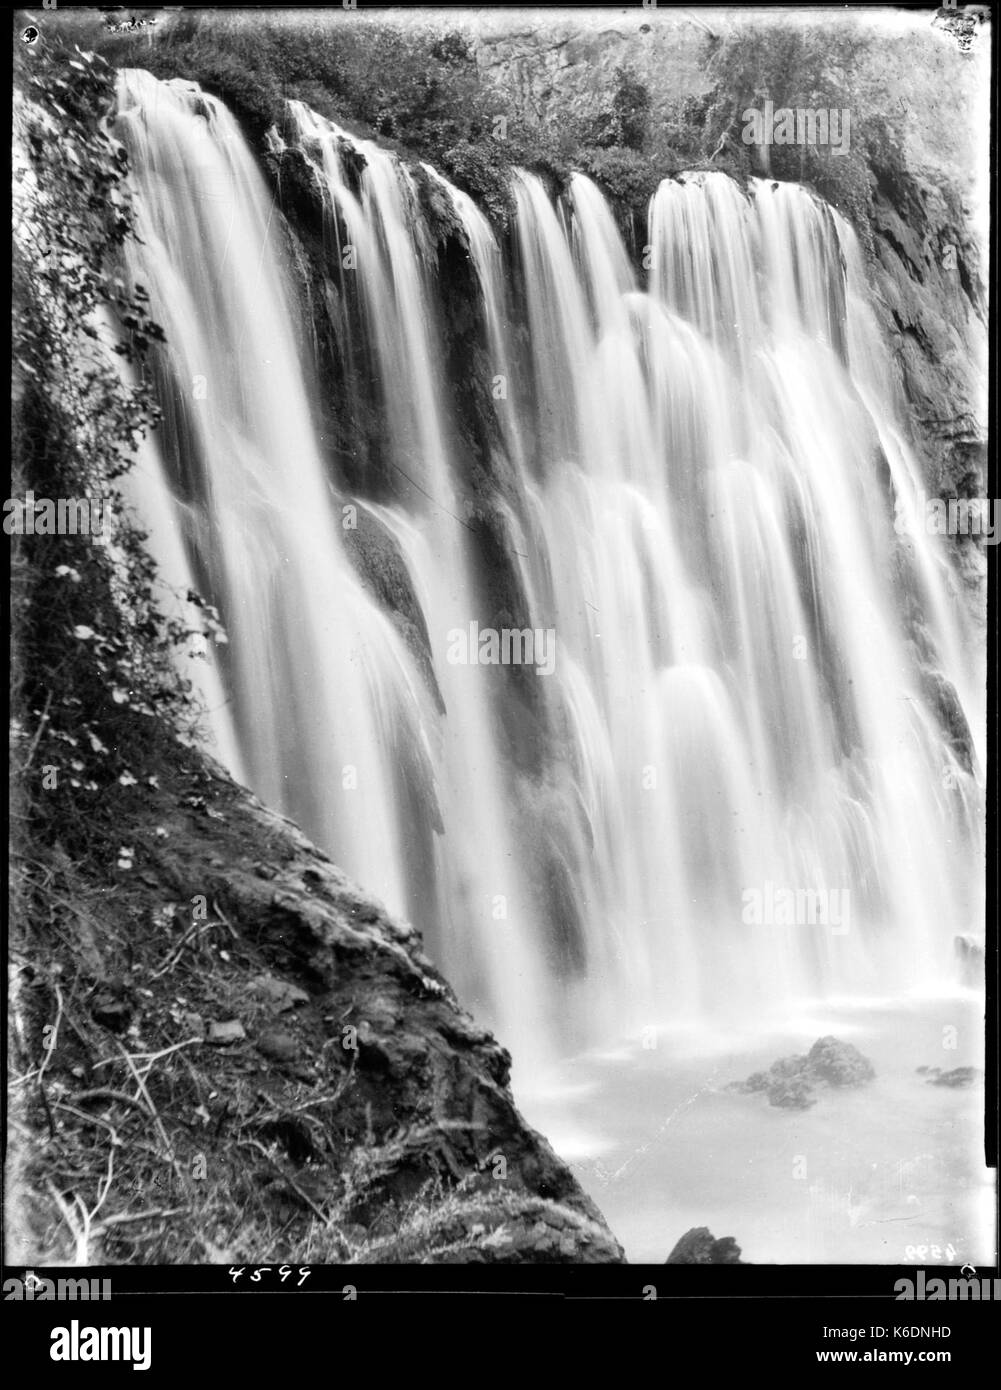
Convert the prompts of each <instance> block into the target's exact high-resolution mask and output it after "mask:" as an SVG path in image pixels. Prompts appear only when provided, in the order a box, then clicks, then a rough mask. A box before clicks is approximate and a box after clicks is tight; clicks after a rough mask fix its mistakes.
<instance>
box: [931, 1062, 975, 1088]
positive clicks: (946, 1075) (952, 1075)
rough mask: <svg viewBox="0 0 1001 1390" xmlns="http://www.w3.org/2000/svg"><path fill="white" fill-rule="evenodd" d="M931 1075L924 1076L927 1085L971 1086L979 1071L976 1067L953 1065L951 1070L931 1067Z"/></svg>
mask: <svg viewBox="0 0 1001 1390" xmlns="http://www.w3.org/2000/svg"><path fill="white" fill-rule="evenodd" d="M931 1070H932V1073H933V1074H932V1075H931V1076H929V1077H927V1078H926V1084H927V1085H929V1086H951V1087H953V1088H956V1087H959V1086H972V1085H973V1083H974V1081H976V1079H977V1077H978V1076H979V1075H980V1073H979V1072H978V1071H977V1069H976V1067H953V1069H952V1071H940V1070H939V1069H938V1067H933V1068H932V1069H931Z"/></svg>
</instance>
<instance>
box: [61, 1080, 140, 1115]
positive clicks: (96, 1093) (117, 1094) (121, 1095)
mask: <svg viewBox="0 0 1001 1390" xmlns="http://www.w3.org/2000/svg"><path fill="white" fill-rule="evenodd" d="M101 1096H107V1097H108V1099H109V1100H119V1101H121V1103H122V1104H123V1105H134V1106H135V1108H136V1109H137V1110H142V1109H143V1108H144V1107H143V1104H142V1102H141V1101H140V1100H137V1099H136V1097H135V1096H130V1095H129V1094H128V1093H127V1092H125V1091H116V1090H114V1089H113V1088H112V1087H111V1086H95V1087H94V1089H93V1090H92V1091H78V1092H77V1093H76V1095H75V1096H73V1097H72V1099H73V1100H75V1101H81V1100H97V1099H99V1097H101ZM87 1118H88V1119H93V1118H94V1116H93V1115H89V1116H88V1117H87Z"/></svg>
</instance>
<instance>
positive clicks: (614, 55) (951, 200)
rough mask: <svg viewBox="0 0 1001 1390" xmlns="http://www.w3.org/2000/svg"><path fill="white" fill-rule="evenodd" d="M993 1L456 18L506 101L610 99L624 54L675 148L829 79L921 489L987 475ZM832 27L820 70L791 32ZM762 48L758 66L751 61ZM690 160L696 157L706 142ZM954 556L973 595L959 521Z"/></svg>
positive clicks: (585, 112)
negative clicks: (722, 70) (715, 116)
mask: <svg viewBox="0 0 1001 1390" xmlns="http://www.w3.org/2000/svg"><path fill="white" fill-rule="evenodd" d="M987 18H988V15H987V11H986V8H985V7H983V6H968V7H967V10H966V12H965V13H964V18H963V20H962V22H961V23H960V21H958V20H957V19H956V16H955V15H954V14H952V13H951V12H949V11H943V10H939V11H938V12H936V11H934V10H926V11H922V12H917V13H914V14H903V13H899V12H898V13H896V14H893V15H891V14H889V13H883V14H881V13H878V12H877V13H869V14H865V13H862V12H858V11H855V12H852V13H851V14H847V13H846V14H844V15H840V16H834V15H830V14H829V15H825V16H823V17H820V16H815V15H808V14H800V15H796V14H794V13H791V12H788V11H786V12H783V13H782V14H781V15H775V14H772V15H769V14H768V13H767V12H760V11H759V12H757V13H754V12H751V11H743V12H742V11H740V10H738V9H735V8H733V7H731V8H727V9H724V8H719V9H699V10H694V11H690V12H689V11H686V10H684V9H673V8H672V9H670V10H668V9H665V10H663V11H660V10H658V9H657V8H656V7H651V8H650V9H646V8H636V9H614V8H611V7H609V8H602V9H600V10H592V11H568V12H566V13H564V14H563V15H560V14H552V13H546V14H541V13H540V12H539V11H532V10H530V9H526V10H507V11H505V12H504V14H503V15H500V14H498V13H495V12H494V13H492V12H489V11H481V12H477V13H476V14H475V15H470V16H469V18H468V20H467V21H466V22H467V23H468V24H469V25H470V31H471V34H472V36H473V41H474V45H475V52H476V60H477V63H478V65H479V66H480V68H481V70H482V71H483V72H484V73H485V74H486V75H487V76H488V77H489V79H490V80H491V81H492V82H494V83H495V84H496V86H497V88H498V90H500V91H503V92H504V93H505V95H506V96H507V97H508V99H509V101H510V103H511V108H512V110H513V111H514V112H516V113H518V114H519V115H525V116H527V117H529V118H530V119H532V120H534V121H536V122H538V123H541V124H542V125H554V124H566V123H567V122H572V121H578V122H579V121H582V120H584V121H586V120H587V119H588V118H589V117H594V116H595V115H596V113H598V112H600V111H602V110H603V109H607V108H608V107H609V105H610V103H611V102H612V101H613V95H614V91H615V85H616V82H617V80H618V76H619V74H620V73H621V72H623V71H627V72H629V73H630V74H631V75H632V77H633V78H634V79H636V80H638V81H639V82H640V83H642V84H643V86H644V88H645V90H646V92H647V95H648V97H649V101H650V109H649V118H648V121H649V128H650V130H651V131H659V132H661V134H662V136H664V137H665V138H667V140H668V141H669V142H671V143H672V144H673V143H675V142H677V144H678V148H679V149H683V148H685V147H686V144H685V142H686V139H688V138H690V137H691V136H692V132H694V131H696V130H698V128H699V127H700V126H701V125H702V123H703V122H704V121H705V113H706V111H707V110H709V109H713V105H714V103H715V109H717V110H719V109H721V107H720V103H721V100H722V101H723V105H724V106H725V105H726V102H725V98H727V97H731V98H738V97H739V98H740V99H738V100H736V101H735V103H734V104H733V106H732V108H731V114H732V117H733V121H734V124H733V125H732V126H731V127H730V132H731V135H732V136H733V137H734V139H735V141H736V144H737V146H738V148H739V138H738V137H739V131H740V118H741V116H740V108H741V106H742V105H743V96H746V97H748V98H750V97H751V96H752V95H753V96H754V100H755V101H758V100H763V99H764V98H765V97H766V96H770V97H771V98H772V99H773V104H774V106H775V107H781V106H785V105H790V106H800V105H808V106H809V105H813V106H819V105H821V104H822V103H821V102H820V101H819V100H816V99H814V100H813V101H808V100H805V97H806V94H807V93H808V92H809V91H811V90H813V91H814V92H816V91H818V90H823V89H824V88H825V86H826V87H827V89H828V90H829V92H830V93H839V96H838V100H837V103H836V104H837V105H839V106H841V107H845V106H847V107H848V109H849V111H850V116H851V140H852V150H853V152H854V151H855V150H856V149H858V150H860V151H862V152H864V159H865V163H866V165H867V182H868V191H867V192H866V193H865V195H864V197H863V199H861V200H859V199H858V198H857V196H856V195H857V192H858V189H856V190H855V193H854V194H853V196H852V197H850V198H848V199H846V200H845V202H844V204H843V205H841V206H840V210H841V211H843V212H845V213H846V215H848V216H849V218H850V220H851V221H853V222H854V224H855V229H856V231H857V232H858V233H859V234H860V236H861V237H862V238H863V240H864V241H865V242H866V243H867V246H868V249H869V252H870V256H869V269H870V277H871V283H872V286H873V289H874V304H873V307H874V309H875V311H876V314H877V317H878V318H879V321H880V324H881V327H882V329H883V332H884V334H885V336H886V339H887V341H888V343H889V346H890V348H891V351H892V352H893V355H894V358H895V375H896V380H897V383H898V385H899V387H900V391H901V395H902V399H903V401H904V402H906V407H907V414H908V419H907V428H908V431H909V435H910V441H911V443H912V445H913V447H914V448H915V450H916V451H917V453H918V455H919V457H920V459H921V463H922V468H923V472H924V476H925V479H926V483H927V489H928V492H929V493H930V494H932V495H936V496H940V497H943V498H949V497H968V496H983V495H985V494H986V488H987V457H986V439H987V384H986V383H987V379H988V378H987V291H986V263H987V253H988V223H987V215H988V214H987V209H988V197H989V190H988V172H987V171H988V157H987V143H988V138H989V136H988V132H989V84H990V57H989V49H990V37H989V32H988V27H987V24H986V20H987ZM825 33H827V34H830V35H831V36H832V38H834V37H837V36H838V35H839V34H840V37H841V40H842V43H844V42H845V38H846V36H847V40H848V42H847V52H848V53H849V54H850V60H847V61H846V59H845V55H844V54H842V55H841V56H840V57H839V58H835V57H834V53H833V45H832V55H831V58H832V66H831V68H830V69H829V70H826V71H825V68H824V65H823V62H822V60H821V59H819V58H818V60H817V61H816V62H814V63H811V62H810V61H805V60H804V59H803V49H800V50H797V48H796V46H795V43H794V42H793V40H794V38H795V37H796V36H799V37H800V38H801V39H802V38H803V36H804V35H808V36H809V38H808V39H807V40H806V51H807V52H810V51H812V52H813V53H814V54H816V55H822V54H823V51H824V45H823V38H822V36H823V34H825ZM961 34H962V36H963V42H960V35H961ZM725 53H726V54H728V57H727V63H728V68H727V70H728V72H730V74H731V77H732V75H733V73H734V71H735V70H736V71H737V72H738V73H740V74H741V75H742V76H746V75H747V74H751V75H752V78H753V80H752V81H751V82H750V85H745V86H744V88H743V95H741V93H738V91H737V90H736V89H733V88H731V89H729V90H721V89H720V88H719V87H718V86H717V84H718V82H719V71H718V64H719V59H720V58H721V56H722V55H724V54H725ZM764 53H767V54H768V55H769V58H768V66H767V69H766V68H764V67H762V68H761V69H760V70H759V69H758V67H757V66H756V65H757V64H760V63H761V62H762V55H763V54H764ZM734 55H735V56H734ZM782 55H785V56H782ZM742 64H743V69H742ZM783 64H787V66H786V68H785V69H784V70H783ZM797 65H798V66H797ZM849 77H850V80H849ZM752 104H753V103H752ZM706 128H707V129H708V125H707V127H706ZM740 152H741V153H742V154H743V155H746V154H747V153H748V150H747V148H746V147H744V148H743V150H742V151H740ZM718 154H719V151H718V150H717V155H718ZM713 158H714V159H715V158H716V156H714V157H713ZM725 163H726V161H725V159H724V161H723V164H724V165H725ZM848 163H849V161H847V160H844V161H842V162H841V163H840V165H839V162H838V160H836V159H835V160H834V164H833V165H832V172H840V173H842V174H843V173H844V171H845V168H846V167H847V165H848ZM693 165H694V167H703V166H702V163H701V161H700V160H699V159H695V160H693ZM835 166H837V168H835ZM813 168H814V172H816V171H817V170H818V169H821V170H822V169H823V165H822V164H816V163H815V164H814V166H813ZM756 172H758V173H760V172H762V170H761V169H760V168H758V169H757V170H756ZM778 176H779V177H786V178H788V177H790V173H789V171H788V170H787V171H786V172H784V173H783V174H780V175H778ZM804 181H805V182H807V183H809V182H810V177H809V171H807V172H806V174H805V176H804ZM845 186H846V188H851V187H852V185H851V182H850V181H848V182H846V185H845ZM820 191H821V193H822V194H823V195H824V196H825V197H826V198H827V199H828V201H832V202H834V203H835V205H839V201H840V200H839V199H838V197H837V196H836V194H835V192H834V189H833V188H829V187H826V186H824V185H823V184H821V186H820ZM955 559H956V562H957V567H958V569H959V571H960V573H961V574H962V575H963V576H964V578H965V580H966V582H967V584H968V585H969V586H970V589H971V590H972V592H973V593H974V594H975V595H977V596H978V601H976V602H975V603H974V611H975V612H978V611H981V609H982V605H981V603H980V601H979V600H982V596H983V583H984V578H985V573H986V560H985V557H984V553H983V549H982V547H980V546H978V545H977V544H976V543H971V542H970V539H969V538H968V537H966V538H963V537H960V538H958V541H957V546H956V551H955Z"/></svg>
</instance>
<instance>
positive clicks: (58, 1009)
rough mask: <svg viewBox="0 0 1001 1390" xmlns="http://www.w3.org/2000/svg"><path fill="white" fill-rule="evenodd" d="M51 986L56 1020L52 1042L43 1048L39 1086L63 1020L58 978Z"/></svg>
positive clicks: (39, 1069) (54, 1048)
mask: <svg viewBox="0 0 1001 1390" xmlns="http://www.w3.org/2000/svg"><path fill="white" fill-rule="evenodd" d="M52 986H53V988H54V989H55V991H56V1022H55V1027H54V1029H53V1033H52V1042H51V1043H50V1045H49V1046H48V1047H47V1048H46V1049H45V1056H44V1057H43V1058H42V1065H41V1066H40V1067H39V1068H38V1084H39V1086H41V1084H42V1077H43V1076H44V1075H45V1068H46V1067H47V1066H48V1065H49V1058H50V1057H51V1056H52V1054H53V1052H55V1050H56V1044H57V1043H58V1042H59V1025H60V1023H62V1021H63V992H62V990H61V989H60V988H59V981H58V980H53V981H52Z"/></svg>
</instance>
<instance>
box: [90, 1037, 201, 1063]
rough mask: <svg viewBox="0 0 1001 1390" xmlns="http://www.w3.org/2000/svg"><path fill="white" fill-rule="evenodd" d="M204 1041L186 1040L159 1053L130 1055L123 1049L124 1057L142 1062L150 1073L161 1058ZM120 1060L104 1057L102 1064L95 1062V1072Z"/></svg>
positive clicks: (198, 1039)
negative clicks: (151, 1068)
mask: <svg viewBox="0 0 1001 1390" xmlns="http://www.w3.org/2000/svg"><path fill="white" fill-rule="evenodd" d="M204 1041H205V1039H204V1038H185V1040H184V1042H179V1043H174V1044H173V1045H172V1046H170V1047H164V1048H162V1049H161V1050H160V1051H159V1052H133V1053H131V1054H130V1053H128V1052H126V1051H125V1049H124V1048H122V1053H123V1055H124V1056H125V1059H126V1060H127V1061H133V1062H136V1061H140V1060H141V1061H143V1062H145V1063H146V1065H145V1066H144V1068H143V1070H144V1071H149V1069H150V1067H151V1066H152V1065H153V1063H154V1062H158V1061H159V1060H160V1058H161V1057H166V1056H168V1055H169V1054H170V1053H171V1052H176V1051H177V1050H178V1048H181V1047H192V1046H193V1045H194V1044H195V1043H202V1042H204ZM119 1046H121V1044H119ZM118 1060H119V1058H117V1057H103V1058H102V1059H101V1061H100V1062H95V1063H94V1066H93V1070H94V1071H97V1069H98V1067H110V1066H114V1064H115V1063H116V1062H117V1061H118Z"/></svg>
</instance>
